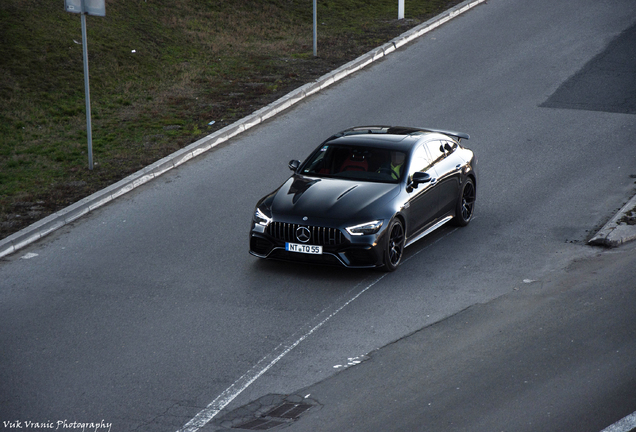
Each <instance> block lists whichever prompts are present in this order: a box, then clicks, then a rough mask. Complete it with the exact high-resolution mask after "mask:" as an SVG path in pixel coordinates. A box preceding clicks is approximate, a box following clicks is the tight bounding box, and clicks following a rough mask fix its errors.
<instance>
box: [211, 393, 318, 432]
mask: <svg viewBox="0 0 636 432" xmlns="http://www.w3.org/2000/svg"><path fill="white" fill-rule="evenodd" d="M310 408H320V405H319V404H318V403H317V402H316V401H315V400H312V399H309V395H307V396H299V395H274V394H270V395H267V396H263V397H261V398H259V399H258V400H256V401H254V402H251V403H249V404H248V405H245V406H242V407H240V408H237V409H235V410H233V411H232V412H229V413H227V414H225V415H224V416H223V417H222V418H220V419H217V420H216V421H215V424H217V425H218V426H221V427H223V428H229V429H235V430H236V429H240V430H252V431H259V430H270V429H274V428H278V427H279V426H281V427H284V426H285V425H289V424H291V423H293V422H295V421H296V420H298V419H299V418H300V417H301V416H302V415H303V414H305V413H306V412H307V411H308V410H309V409H310Z"/></svg>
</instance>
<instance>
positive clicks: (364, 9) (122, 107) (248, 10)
mask: <svg viewBox="0 0 636 432" xmlns="http://www.w3.org/2000/svg"><path fill="white" fill-rule="evenodd" d="M457 2H458V1H457V0H450V1H449V0H408V1H407V2H406V18H407V20H406V21H402V22H397V20H396V18H397V0H371V1H368V0H319V1H318V22H319V28H318V57H317V58H314V57H313V55H312V44H313V40H312V2H311V1H310V0H199V1H194V0H183V1H179V2H173V1H167V0H138V1H134V2H132V1H126V2H120V1H115V0H109V1H107V2H106V16H105V17H93V16H89V17H87V33H88V37H87V39H88V43H87V47H88V56H89V71H90V92H91V111H92V136H93V153H94V154H93V157H94V162H95V167H94V169H93V170H92V171H89V170H88V155H87V138H86V135H87V134H86V115H85V99H84V74H83V60H82V45H81V41H82V35H81V25H80V16H79V15H78V14H71V13H67V12H65V11H64V6H63V4H64V2H63V1H61V0H60V1H59V2H57V1H56V2H48V1H46V2H43V1H37V0H2V2H0V238H3V237H6V236H7V235H9V234H11V233H12V232H15V231H17V230H19V229H21V228H23V227H24V226H26V225H28V224H29V223H32V222H34V221H35V220H37V219H38V218H41V217H43V216H45V215H46V214H48V213H51V212H54V211H57V210H59V209H61V208H63V207H65V206H67V205H69V204H71V203H73V202H75V201H77V200H79V199H81V198H82V197H84V196H87V195H89V194H90V193H92V192H95V191H96V190H99V189H100V188H103V187H105V186H107V185H109V184H111V183H113V182H115V181H117V180H119V179H121V178H123V177H125V176H126V175H128V174H130V173H132V172H135V171H136V170H138V169H140V168H142V167H144V166H146V165H148V164H150V163H152V162H154V161H156V160H158V159H160V158H162V157H164V156H166V155H167V154H170V153H171V152H174V151H176V150H178V149H179V148H182V147H184V146H186V145H188V144H190V143H192V142H194V141H196V140H197V139H199V138H201V137H203V136H205V135H208V134H210V133H211V132H213V131H214V130H216V129H220V128H222V127H224V126H225V125H227V124H230V123H232V122H234V121H235V120H237V119H239V118H241V117H243V116H245V115H247V114H249V113H251V112H253V111H256V110H257V109H259V108H261V107H262V106H264V105H266V104H268V103H270V102H271V101H273V100H275V99H276V98H278V97H280V96H282V95H283V94H285V93H287V92H289V91H291V90H292V89H293V88H296V87H298V86H300V85H302V84H304V83H305V82H308V81H310V80H313V79H315V78H317V77H319V76H321V75H322V74H324V73H326V72H328V71H329V70H331V69H333V68H335V67H337V66H339V65H341V64H343V63H345V62H346V61H349V60H351V59H353V58H355V57H356V56H358V55H361V54H363V53H365V52H367V51H368V50H370V49H372V48H373V47H375V46H377V45H380V44H382V43H384V42H386V41H388V40H390V39H391V38H393V37H395V36H397V35H398V34H400V33H402V32H404V31H405V30H406V29H407V28H408V27H412V26H413V25H416V24H418V23H419V22H421V21H424V20H426V19H428V18H430V17H431V16H433V15H435V14H437V13H440V12H442V11H443V10H445V9H446V8H448V7H450V6H452V5H454V4H456V3H457ZM405 22H406V25H405ZM133 50H135V52H133ZM211 120H214V121H215V122H216V123H215V124H214V126H212V127H210V126H208V123H209V122H210V121H211Z"/></svg>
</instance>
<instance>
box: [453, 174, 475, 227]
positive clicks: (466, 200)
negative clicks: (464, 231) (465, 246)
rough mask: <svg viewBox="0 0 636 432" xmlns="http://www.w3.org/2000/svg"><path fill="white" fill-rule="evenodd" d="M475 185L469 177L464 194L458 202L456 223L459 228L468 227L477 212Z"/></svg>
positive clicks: (463, 190)
mask: <svg viewBox="0 0 636 432" xmlns="http://www.w3.org/2000/svg"><path fill="white" fill-rule="evenodd" d="M475 197H476V191H475V183H474V182H473V180H472V179H471V178H470V177H469V178H467V179H466V182H465V183H464V187H463V188H462V194H461V196H460V197H459V200H458V201H457V209H456V212H455V215H456V218H455V222H456V224H457V225H459V226H466V225H468V223H469V222H470V221H471V219H472V218H473V213H474V212H475Z"/></svg>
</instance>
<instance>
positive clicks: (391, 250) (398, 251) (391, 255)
mask: <svg viewBox="0 0 636 432" xmlns="http://www.w3.org/2000/svg"><path fill="white" fill-rule="evenodd" d="M387 234H388V236H387V244H386V248H385V249H384V270H386V271H394V270H395V269H397V267H398V265H400V261H402V255H403V254H404V226H403V225H402V222H401V221H400V220H399V219H393V220H392V221H391V224H390V225H389V229H388V230H387Z"/></svg>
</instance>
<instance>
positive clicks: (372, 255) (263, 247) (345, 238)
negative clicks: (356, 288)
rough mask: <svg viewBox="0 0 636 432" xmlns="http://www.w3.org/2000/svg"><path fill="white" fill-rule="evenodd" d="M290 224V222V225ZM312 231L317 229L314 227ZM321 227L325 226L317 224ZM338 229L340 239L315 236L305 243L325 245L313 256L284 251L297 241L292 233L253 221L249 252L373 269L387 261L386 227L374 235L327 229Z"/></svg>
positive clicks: (302, 261) (285, 258)
mask: <svg viewBox="0 0 636 432" xmlns="http://www.w3.org/2000/svg"><path fill="white" fill-rule="evenodd" d="M290 225H291V224H290ZM297 226H302V225H294V227H293V228H290V229H289V230H283V231H289V232H290V233H293V232H294V228H295V227H297ZM308 228H310V229H311V230H312V232H315V231H316V230H315V228H317V227H311V226H309V227H308ZM318 228H319V229H324V228H322V227H318ZM327 229H329V230H337V235H336V236H333V237H337V240H335V241H333V240H330V241H325V240H324V236H323V237H320V238H319V239H318V240H317V241H316V239H314V238H313V237H314V236H312V239H311V240H310V241H309V242H308V243H306V244H307V245H309V246H312V245H317V246H322V254H320V255H310V254H304V253H298V252H290V251H287V250H285V249H286V248H285V245H286V243H287V242H292V243H298V241H296V240H295V239H294V238H293V237H292V234H288V233H286V232H283V233H282V234H281V232H280V230H278V229H277V230H273V229H271V227H270V226H268V227H265V226H263V225H260V224H258V223H255V222H252V228H251V230H250V254H252V255H254V256H256V257H259V258H268V259H278V260H284V261H294V262H301V263H311V264H325V265H339V266H344V267H348V268H373V267H381V266H382V265H383V264H384V259H383V257H384V248H383V247H382V245H383V244H384V242H383V241H382V237H383V233H384V230H381V231H379V232H378V233H377V234H373V235H361V236H352V235H350V234H349V233H347V232H346V231H345V230H344V229H339V228H327Z"/></svg>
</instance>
